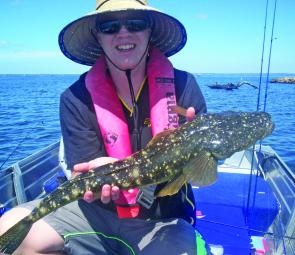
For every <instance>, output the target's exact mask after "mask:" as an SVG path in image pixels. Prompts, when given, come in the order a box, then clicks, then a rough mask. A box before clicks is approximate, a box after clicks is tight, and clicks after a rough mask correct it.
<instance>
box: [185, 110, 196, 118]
mask: <svg viewBox="0 0 295 255" xmlns="http://www.w3.org/2000/svg"><path fill="white" fill-rule="evenodd" d="M195 117H196V111H195V108H194V107H189V108H187V110H186V113H185V118H186V120H187V121H192V120H193V119H194V118H195Z"/></svg>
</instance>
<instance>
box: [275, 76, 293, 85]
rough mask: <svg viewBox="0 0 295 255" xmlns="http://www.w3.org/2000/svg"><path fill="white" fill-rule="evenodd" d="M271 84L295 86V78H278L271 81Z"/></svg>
mask: <svg viewBox="0 0 295 255" xmlns="http://www.w3.org/2000/svg"><path fill="white" fill-rule="evenodd" d="M270 82H271V83H289V84H295V77H283V78H276V79H272V80H271V81H270Z"/></svg>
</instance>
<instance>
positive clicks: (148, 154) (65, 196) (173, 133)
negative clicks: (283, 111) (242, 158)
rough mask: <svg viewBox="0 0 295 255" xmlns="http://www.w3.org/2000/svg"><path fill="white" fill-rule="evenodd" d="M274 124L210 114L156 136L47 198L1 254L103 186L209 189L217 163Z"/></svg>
mask: <svg viewBox="0 0 295 255" xmlns="http://www.w3.org/2000/svg"><path fill="white" fill-rule="evenodd" d="M273 128H274V124H273V122H272V120H271V117H270V115H269V114H268V113H264V112H223V113H206V114H203V115H200V116H197V117H196V118H195V119H194V120H193V121H191V122H188V123H185V124H183V125H182V126H180V127H179V128H176V129H173V130H166V131H164V132H162V133H160V134H158V135H156V136H155V137H154V138H153V139H152V140H151V141H150V143H149V144H148V145H147V146H146V148H144V149H142V150H140V151H139V152H137V153H135V154H133V155H131V156H130V157H127V158H126V159H123V160H119V161H117V162H114V163H110V164H107V165H104V166H100V167H98V168H96V169H94V170H93V171H90V172H88V173H86V174H81V175H79V176H78V177H76V178H74V179H72V180H69V181H67V182H66V183H64V184H63V185H61V186H60V187H59V188H58V189H57V190H56V191H54V192H53V193H51V194H49V195H47V196H46V197H45V198H43V199H42V200H41V201H40V203H39V204H38V206H37V207H36V208H35V209H34V210H33V211H32V212H31V214H29V215H28V216H27V217H25V218H24V219H22V220H21V221H20V222H18V223H17V224H16V225H14V226H13V227H11V228H10V229H9V230H8V231H7V232H6V233H4V234H3V235H2V236H1V237H0V251H2V252H5V253H8V254H10V253H12V252H13V251H14V250H15V249H16V248H17V247H18V246H19V245H20V244H21V242H22V240H23V239H24V238H25V236H26V235H27V233H28V231H29V230H30V228H31V226H32V224H33V223H34V222H36V221H37V220H39V219H40V218H42V217H44V216H45V215H47V214H49V213H50V212H52V211H54V210H56V209H57V208H60V207H62V206H64V205H66V204H68V203H70V202H72V201H74V200H77V199H79V198H81V197H82V196H83V194H84V192H85V191H86V190H92V191H95V190H98V189H99V187H101V186H102V185H103V184H111V185H116V186H119V187H120V188H121V189H129V188H135V187H139V188H140V187H143V186H147V185H153V184H159V183H167V184H166V185H165V186H164V188H163V189H162V190H160V191H159V192H158V194H156V196H167V195H172V194H175V193H176V192H178V190H179V189H180V188H181V187H182V185H183V184H184V183H185V182H186V181H190V182H191V183H193V184H194V185H198V186H204V185H209V184H211V183H213V182H215V180H216V176H217V161H218V160H220V159H225V158H228V157H230V156H231V155H232V154H233V153H235V152H237V151H241V150H243V149H247V148H248V147H249V146H251V145H252V144H254V143H255V142H256V141H257V140H260V139H263V138H264V137H266V136H267V135H269V134H271V133H272V131H273Z"/></svg>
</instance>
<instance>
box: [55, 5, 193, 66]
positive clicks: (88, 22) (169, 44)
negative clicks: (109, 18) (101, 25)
mask: <svg viewBox="0 0 295 255" xmlns="http://www.w3.org/2000/svg"><path fill="white" fill-rule="evenodd" d="M122 2H129V1H126V0H125V1H122ZM143 7H144V8H143ZM106 9H107V7H106ZM107 10H109V9H107ZM122 11H124V13H125V12H126V11H128V12H130V13H132V12H136V13H137V12H144V14H145V15H148V17H149V18H150V19H151V20H152V22H153V24H154V25H153V32H152V38H151V44H152V45H153V46H154V47H156V48H158V49H159V50H160V51H161V52H163V53H164V54H165V55H166V56H167V57H169V56H172V55H174V54H175V53H177V52H178V51H180V50H181V49H182V48H183V47H184V45H185V44H186V40H187V36H186V31H185V28H184V26H183V25H182V24H181V23H180V22H179V21H178V20H177V19H175V18H173V17H172V16H169V15H167V14H165V13H162V12H160V11H158V10H156V9H154V8H151V7H149V6H142V5H140V6H138V8H134V6H133V8H132V9H128V7H127V6H123V5H120V9H115V10H113V11H104V10H103V9H102V8H100V11H95V12H92V13H90V14H88V15H86V16H84V17H82V18H80V19H77V20H75V21H73V22H71V23H70V24H68V25H67V26H66V27H64V28H63V29H62V31H61V32H60V34H59V46H60V49H61V51H62V52H63V54H64V55H65V56H66V57H68V58H69V59H71V60H72V61H74V62H77V63H80V64H83V65H89V66H92V65H93V64H94V63H95V61H96V60H97V58H99V57H100V56H101V55H102V53H103V52H102V49H101V47H100V44H99V43H98V41H97V40H96V36H95V34H96V33H97V31H96V18H97V16H98V15H114V13H115V12H116V13H117V12H122Z"/></svg>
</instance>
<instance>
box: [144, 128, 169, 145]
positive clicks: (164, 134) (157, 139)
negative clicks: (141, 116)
mask: <svg viewBox="0 0 295 255" xmlns="http://www.w3.org/2000/svg"><path fill="white" fill-rule="evenodd" d="M173 130H174V129H172V128H170V129H165V130H164V131H162V132H160V133H158V134H156V135H155V136H154V137H153V138H152V140H151V141H149V143H148V144H147V147H149V146H152V145H153V144H155V143H157V142H161V140H162V139H163V138H164V137H167V136H168V135H170V134H171V133H172V132H173Z"/></svg>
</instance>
